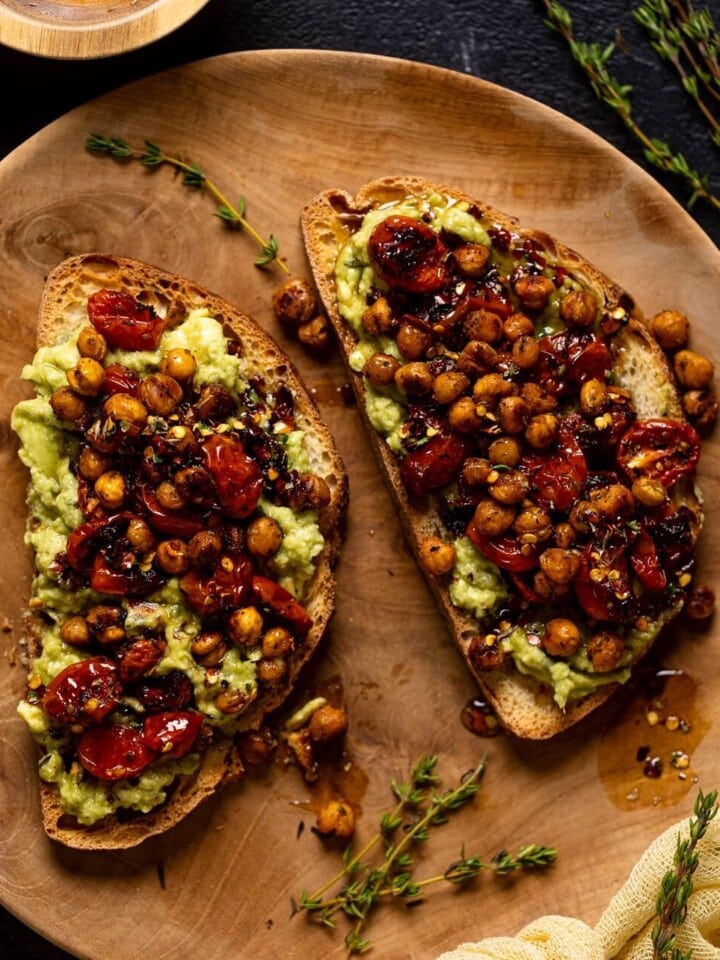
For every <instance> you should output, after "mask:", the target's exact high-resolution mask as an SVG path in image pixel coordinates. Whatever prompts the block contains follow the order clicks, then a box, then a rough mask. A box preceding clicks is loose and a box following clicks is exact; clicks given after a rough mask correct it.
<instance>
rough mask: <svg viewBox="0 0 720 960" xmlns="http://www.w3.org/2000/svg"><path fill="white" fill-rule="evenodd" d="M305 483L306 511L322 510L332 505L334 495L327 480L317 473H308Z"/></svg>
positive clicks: (304, 503)
mask: <svg viewBox="0 0 720 960" xmlns="http://www.w3.org/2000/svg"><path fill="white" fill-rule="evenodd" d="M303 481H304V485H305V491H304V494H303V498H302V500H303V506H304V508H305V509H306V510H322V509H323V507H326V506H327V505H328V504H329V503H330V501H331V499H332V493H331V491H330V487H329V486H328V484H327V481H326V480H324V479H323V478H322V477H319V476H318V475H317V474H316V473H306V474H304V475H303Z"/></svg>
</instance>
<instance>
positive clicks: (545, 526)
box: [513, 504, 553, 543]
mask: <svg viewBox="0 0 720 960" xmlns="http://www.w3.org/2000/svg"><path fill="white" fill-rule="evenodd" d="M513 530H514V531H515V533H517V535H518V537H519V538H520V539H521V540H522V541H523V543H540V542H542V541H543V540H548V539H549V538H550V536H551V535H552V532H553V528H552V520H551V519H550V514H549V513H548V512H547V510H543V508H542V507H538V506H537V505H536V504H530V505H528V506H526V507H523V508H522V510H521V511H520V513H518V515H517V517H515V520H514V522H513Z"/></svg>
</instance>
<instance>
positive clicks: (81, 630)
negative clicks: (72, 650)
mask: <svg viewBox="0 0 720 960" xmlns="http://www.w3.org/2000/svg"><path fill="white" fill-rule="evenodd" d="M60 639H61V640H62V641H63V643H67V644H68V646H71V647H86V646H87V645H88V644H89V643H90V629H89V628H88V625H87V620H86V619H85V617H79V616H76V617H68V618H67V620H65V622H64V623H63V625H62V627H60Z"/></svg>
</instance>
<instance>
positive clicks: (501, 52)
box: [0, 0, 720, 960]
mask: <svg viewBox="0 0 720 960" xmlns="http://www.w3.org/2000/svg"><path fill="white" fill-rule="evenodd" d="M637 5H638V4H637V3H633V2H630V3H628V2H627V0H602V2H598V0H567V3H566V7H567V9H568V10H569V11H570V12H571V13H572V15H573V18H574V21H575V28H576V34H577V36H578V37H579V38H581V39H585V40H597V41H599V42H601V43H602V44H603V45H604V44H606V43H609V42H611V41H615V42H616V43H617V46H618V49H617V52H616V53H615V54H614V56H613V59H612V69H613V72H614V73H615V74H616V75H617V76H618V78H619V79H620V80H621V81H622V82H623V83H628V84H632V87H633V106H634V115H635V118H636V120H637V122H638V123H639V125H640V126H641V127H642V128H643V129H645V130H646V131H647V132H648V133H649V134H651V135H652V136H655V137H659V138H668V139H671V142H672V144H673V148H674V150H676V151H682V152H683V153H684V154H685V156H686V158H687V160H688V162H689V164H690V166H691V167H693V168H695V169H697V170H699V171H700V172H702V173H706V174H710V175H711V185H712V186H713V187H714V190H715V192H716V193H720V170H719V169H718V163H717V158H718V153H717V147H715V146H714V145H713V144H712V142H711V141H710V138H709V136H708V133H707V127H706V126H705V125H704V122H703V120H702V118H701V116H700V114H699V113H698V111H697V110H696V108H695V107H694V105H693V104H692V103H691V101H690V100H689V99H688V98H687V97H686V95H685V94H684V93H683V91H682V89H681V87H680V84H679V83H678V81H677V78H676V75H675V73H674V72H673V70H672V68H671V67H670V66H669V65H667V64H664V63H662V62H661V61H660V60H659V59H658V57H657V55H656V54H655V53H654V51H653V50H652V48H651V46H650V44H649V41H648V38H647V36H646V34H645V33H644V31H643V30H642V29H641V27H640V26H639V25H638V24H637V23H636V22H635V20H634V18H633V15H632V11H633V9H634V8H635V7H636V6H637ZM695 6H696V7H705V6H707V7H709V8H710V10H711V11H712V13H713V15H714V17H715V21H716V23H718V24H720V0H697V2H696V4H695ZM543 9H544V8H543V4H542V3H541V2H540V0H445V2H443V0H413V2H407V0H406V2H404V3H403V2H400V3H398V2H397V0H322V2H308V0H273V2H268V0H210V2H209V3H208V4H207V6H206V7H205V8H204V9H203V10H201V11H200V12H199V13H198V14H196V16H195V17H193V18H192V19H191V20H190V21H189V22H188V23H186V24H185V25H184V26H182V27H181V28H180V29H178V30H177V31H175V32H174V33H173V34H171V35H169V36H167V37H164V38H163V39H161V40H159V41H158V42H157V43H155V44H152V45H150V46H148V47H144V48H143V49H140V50H136V51H133V52H131V53H127V54H122V55H119V56H115V57H110V58H108V59H105V60H92V61H79V62H78V61H71V62H64V61H57V60H44V59H40V58H37V57H33V56H30V55H27V54H23V53H19V52H17V51H14V50H10V49H7V48H1V47H0V80H1V81H2V87H3V92H4V98H3V100H4V102H3V118H2V124H0V156H4V155H5V154H7V153H9V152H10V151H11V150H13V149H14V148H15V147H16V146H18V145H19V144H20V143H22V142H23V141H24V140H25V139H27V138H28V137H30V136H32V135H33V134H34V133H36V132H37V131H38V130H40V129H41V128H42V127H43V126H45V125H46V124H48V123H50V122H51V121H53V120H55V119H57V118H58V117H60V116H62V115H63V114H64V113H66V112H67V111H68V110H71V109H73V108H74V107H76V106H79V105H80V104H82V103H85V102H87V101H88V100H91V99H93V98H95V97H96V96H99V95H101V94H103V93H106V92H107V91H109V90H112V89H114V88H115V87H118V86H121V85H122V84H125V83H128V82H130V81H133V80H137V79H140V78H142V77H146V76H149V75H151V74H153V73H157V72H158V71H161V70H164V69H166V68H168V67H173V66H177V65H180V64H183V63H189V62H191V61H194V60H199V59H202V58H205V57H210V56H214V55H216V54H221V53H228V52H231V51H235V50H253V49H267V48H274V49H280V48H284V49H292V48H306V49H307V48H313V49H325V50H329V49H332V50H350V51H358V52H365V53H376V54H383V55H387V56H393V57H401V58H405V59H411V60H418V61H421V62H423V63H430V64H434V65H436V66H442V67H448V68H450V69H453V70H458V71H461V72H464V73H468V74H471V75H473V76H478V77H482V78H483V79H485V80H489V81H491V82H493V83H497V84H501V85H502V86H505V87H507V88H508V89H510V90H513V91H515V92H517V93H521V94H524V95H525V96H528V97H531V98H533V99H534V100H538V101H540V102H542V103H544V104H546V105H548V106H550V107H553V108H555V109H556V110H559V111H560V112H562V113H564V114H566V115H568V116H570V117H572V118H573V119H574V120H577V121H578V122H579V123H582V124H584V125H585V126H586V127H588V128H589V129H591V130H593V131H594V132H595V133H597V134H599V135H600V136H601V137H603V138H604V139H605V140H607V141H608V142H610V143H611V144H613V145H614V146H615V147H616V148H618V149H619V150H621V151H622V152H623V153H625V154H626V156H628V157H630V158H632V159H633V160H635V161H636V162H638V163H640V164H643V151H642V148H641V146H640V145H639V144H638V142H637V141H636V140H635V139H634V138H633V137H632V135H631V134H630V133H628V132H627V131H626V129H625V128H624V126H623V125H622V123H621V122H620V120H619V119H618V118H617V116H616V115H615V114H614V113H613V111H612V110H611V109H610V108H609V107H607V106H605V105H604V104H603V103H601V102H600V101H599V100H598V99H597V97H596V96H595V94H594V93H593V91H592V89H591V88H590V85H589V83H588V81H587V79H586V77H585V75H584V74H583V72H582V71H581V70H580V68H579V67H577V66H576V65H575V63H574V62H573V60H572V58H571V56H570V53H569V51H568V49H567V46H566V45H565V43H564V41H563V40H562V39H561V38H560V37H558V36H557V35H556V34H555V33H553V32H552V31H550V30H549V29H548V27H547V26H546V25H545V23H544V17H543ZM20 91H22V101H20V100H18V99H16V100H14V102H13V100H12V98H13V97H18V95H19V93H20ZM650 172H651V173H654V174H655V175H656V177H657V179H658V180H659V182H660V183H661V184H662V185H663V186H664V187H665V188H666V189H667V190H668V191H669V192H670V193H671V194H672V195H673V196H674V197H675V198H676V199H677V200H678V201H679V202H680V203H682V204H685V203H686V201H687V199H688V191H687V189H686V187H685V186H684V184H683V183H682V182H681V181H680V180H678V179H677V178H673V177H669V176H663V175H662V174H660V173H659V172H657V171H654V170H653V169H652V168H650ZM692 214H693V216H694V217H695V219H696V221H697V223H698V224H699V225H700V226H701V227H702V229H704V230H705V232H706V233H707V234H708V235H709V236H710V238H711V239H712V240H713V241H714V242H715V243H718V241H720V211H718V210H715V209H713V208H712V207H710V206H709V205H707V204H703V203H702V202H699V203H698V204H696V205H695V207H694V208H693V210H692ZM0 942H1V943H2V944H3V956H4V957H5V958H6V960H19V958H23V960H34V958H43V960H63V958H67V956H68V955H67V954H65V953H63V952H62V951H61V950H58V949H57V948H55V947H53V946H52V945H50V944H48V943H46V942H45V941H44V940H42V938H40V937H39V936H37V935H36V934H35V933H32V932H31V931H30V930H28V929H27V928H26V927H24V926H23V924H21V923H19V922H18V921H17V920H16V919H15V918H14V917H12V916H10V915H9V914H7V913H6V912H5V911H2V910H0Z"/></svg>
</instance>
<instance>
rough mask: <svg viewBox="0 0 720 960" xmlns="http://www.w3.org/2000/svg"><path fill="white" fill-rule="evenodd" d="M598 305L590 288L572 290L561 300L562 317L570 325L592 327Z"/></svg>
mask: <svg viewBox="0 0 720 960" xmlns="http://www.w3.org/2000/svg"><path fill="white" fill-rule="evenodd" d="M597 312H598V305H597V301H596V299H595V297H594V296H593V295H592V293H590V291H589V290H571V291H570V292H569V293H566V294H565V296H564V297H563V298H562V300H561V301H560V317H561V319H562V320H564V321H565V323H566V324H567V325H568V326H569V327H591V326H592V325H593V323H594V322H595V318H596V317H597Z"/></svg>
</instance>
